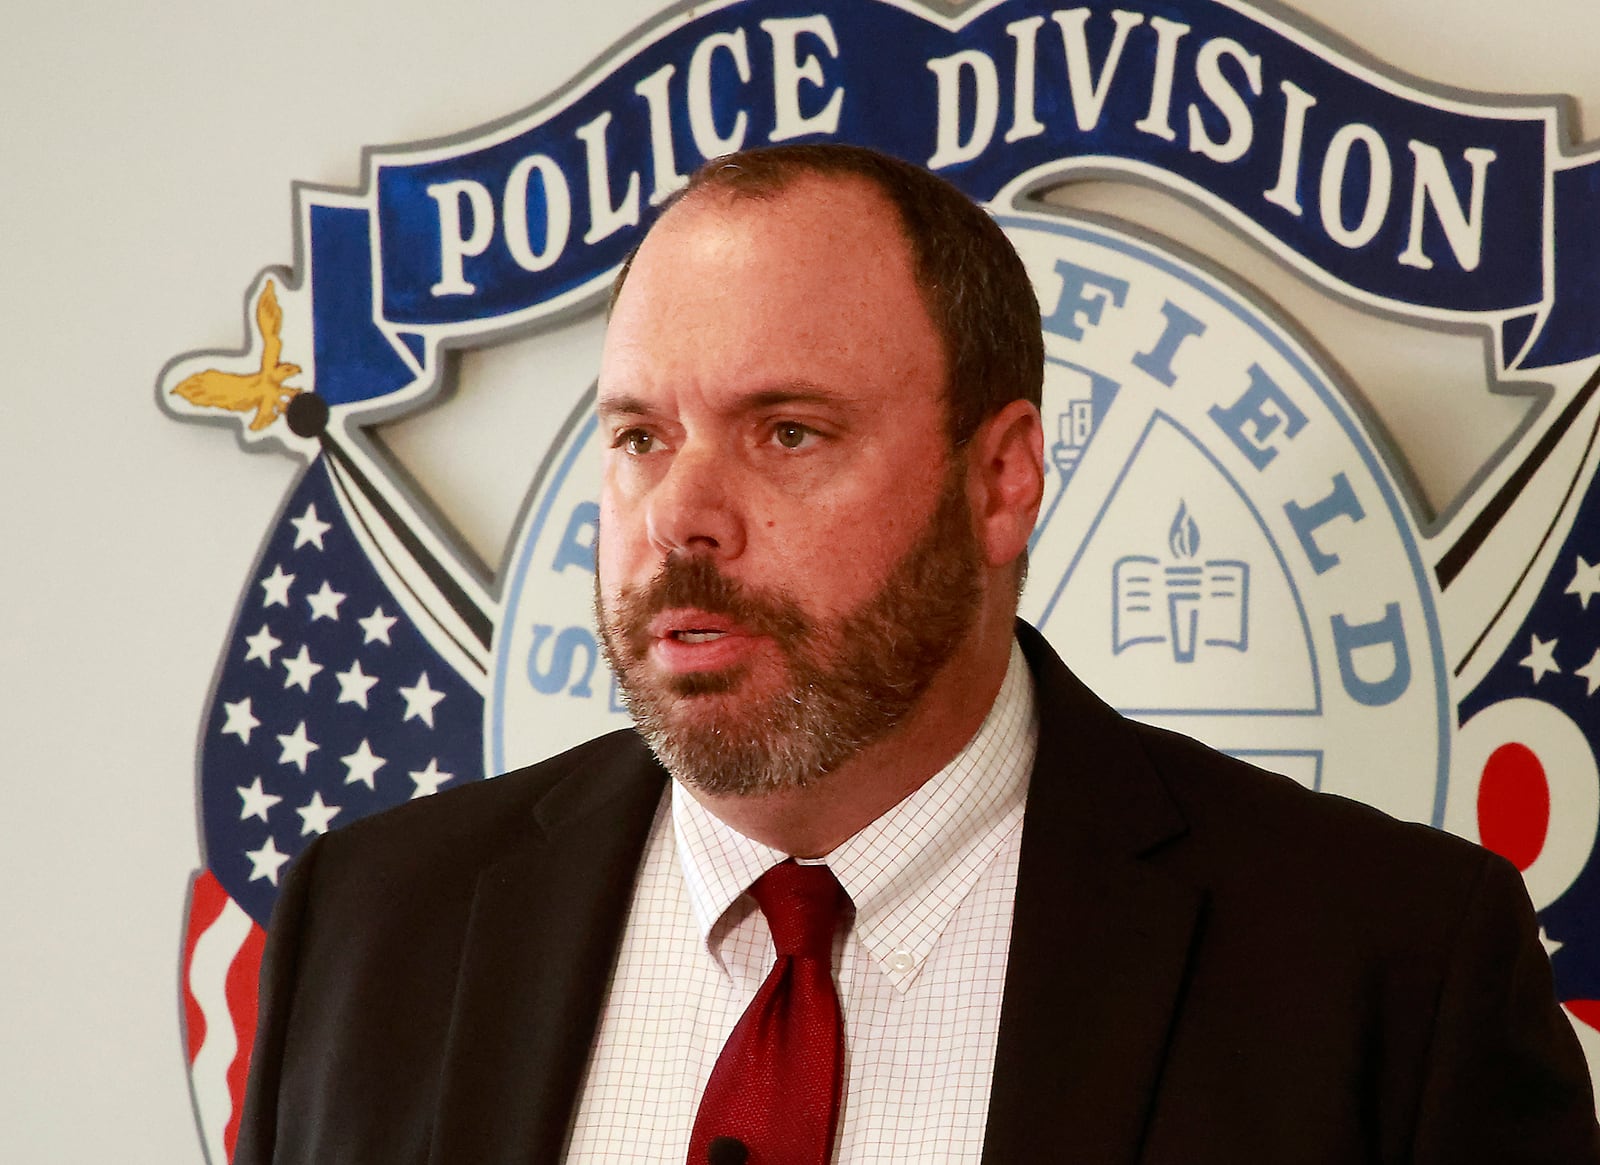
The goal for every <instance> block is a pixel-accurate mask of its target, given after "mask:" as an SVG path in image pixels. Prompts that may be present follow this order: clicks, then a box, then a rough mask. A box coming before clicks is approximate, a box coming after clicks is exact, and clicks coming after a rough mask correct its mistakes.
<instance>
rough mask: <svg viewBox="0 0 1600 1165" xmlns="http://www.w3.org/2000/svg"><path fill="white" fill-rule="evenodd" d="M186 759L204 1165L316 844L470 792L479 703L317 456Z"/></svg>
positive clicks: (193, 1030)
mask: <svg viewBox="0 0 1600 1165" xmlns="http://www.w3.org/2000/svg"><path fill="white" fill-rule="evenodd" d="M205 725H206V727H205V731H204V736H203V739H202V743H201V748H200V816H201V827H202V833H203V836H204V843H205V851H204V852H205V868H204V869H202V870H200V871H199V872H198V873H197V874H196V876H195V878H194V881H193V884H192V887H191V891H190V899H189V912H188V925H187V930H186V935H185V940H184V950H183V972H182V973H183V1022H184V1032H185V1041H186V1049H187V1055H188V1061H189V1077H190V1085H191V1089H192V1092H193V1096H194V1102H195V1108H196V1111H197V1113H198V1116H199V1121H200V1126H201V1135H202V1140H203V1142H204V1145H205V1149H206V1153H207V1156H208V1158H209V1159H210V1161H211V1162H212V1165H222V1162H225V1161H227V1160H230V1159H231V1157H232V1153H233V1148H234V1143H235V1140H236V1138H237V1136H238V1120H239V1110H240V1106H241V1103H242V1101H243V1097H244V1085H245V1077H246V1074H247V1072H248V1068H249V1057H250V1047H251V1043H252V1041H253V1039H254V1035H255V1017H256V980H257V976H258V973H259V970H260V964H261V951H262V945H263V940H264V938H265V931H264V928H265V926H266V925H267V921H268V918H269V917H270V915H271V912H272V904H273V901H274V900H275V898H276V896H277V889H278V886H279V884H280V883H281V881H282V878H283V871H284V867H285V866H286V865H287V864H288V863H289V862H290V861H291V860H292V859H293V858H294V856H295V855H296V854H298V853H299V852H300V851H301V850H302V849H304V848H305V846H306V845H307V844H308V843H309V842H310V841H311V839H312V838H314V837H316V836H317V835H318V834H321V833H325V832H327V831H328V830H329V829H330V828H335V827H337V826H341V825H347V824H349V823H350V822H351V821H356V820H359V819H360V818H362V817H365V816H367V815H368V814H369V813H375V812H377V811H378V810H380V809H386V808H388V807H390V806H393V805H398V804H400V803H402V802H404V801H408V800H412V799H414V798H417V797H424V796H428V795H430V794H432V793H434V792H437V791H438V790H439V789H441V788H449V787H453V786H455V785H459V784H464V783H466V782H468V781H475V780H480V779H481V778H482V777H483V775H484V773H483V760H482V731H483V697H482V696H481V695H480V693H479V692H478V690H477V688H476V687H475V686H474V685H473V684H471V683H469V682H467V681H466V680H464V679H463V678H462V677H461V676H460V675H459V674H458V673H457V672H456V670H455V669H454V668H453V667H452V666H450V664H448V663H447V662H446V661H445V659H444V657H443V656H442V655H441V654H440V653H439V652H438V651H437V650H436V649H435V648H434V647H433V646H432V645H431V644H430V643H429V641H428V639H427V637H426V636H425V635H424V633H423V631H422V630H421V629H420V628H419V627H418V626H417V625H416V624H415V623H414V622H413V621H412V620H411V619H409V618H407V616H406V614H405V607H404V606H403V605H402V604H401V602H400V601H399V600H398V599H397V598H396V596H395V595H394V594H393V593H392V592H391V590H390V589H389V587H388V586H386V585H385V584H384V582H383V581H382V579H381V578H380V577H379V574H378V572H377V570H376V569H375V568H374V566H373V565H372V563H371V561H370V560H369V559H368V557H367V555H366V553H365V552H364V551H363V549H362V548H361V546H360V545H358V542H357V540H356V537H355V533H354V531H353V530H352V528H351V525H350V521H349V519H348V517H347V516H346V510H345V509H344V508H343V507H342V506H341V504H340V502H339V500H338V497H337V496H336V491H335V486H334V477H333V470H332V468H331V467H330V466H329V464H328V462H327V460H326V459H325V458H322V457H319V458H317V459H316V460H315V461H313V462H312V463H311V464H310V466H309V467H308V468H307V469H306V471H305V473H304V474H303V476H302V477H301V479H300V481H299V482H298V484H297V485H296V487H295V489H294V490H293V491H292V493H291V494H290V496H289V499H288V502H287V503H286V505H285V507H284V510H283V512H282V513H281V515H280V517H279V520H278V523H277V525H276V527H275V528H274V529H273V531H272V533H271V535H270V537H269V538H268V539H267V543H266V546H265V548H264V550H263V552H262V554H261V557H260V559H259V560H258V561H257V563H256V567H255V570H254V572H253V574H252V575H251V580H250V582H249V584H248V585H247V587H246V588H245V594H244V597H243V600H242V602H241V603H240V607H239V612H238V614H237V616H236V617H235V620H234V625H233V629H232V632H231V634H230V636H229V639H228V645H227V649H226V654H225V655H224V657H223V659H222V662H221V665H220V667H219V669H218V673H217V680H216V684H215V686H214V688H213V689H212V702H211V707H210V709H209V710H208V712H207V714H206V721H205Z"/></svg>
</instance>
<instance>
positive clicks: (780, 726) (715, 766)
mask: <svg viewBox="0 0 1600 1165" xmlns="http://www.w3.org/2000/svg"><path fill="white" fill-rule="evenodd" d="M960 461H961V459H960V458H957V459H956V462H957V463H956V464H953V465H952V467H951V471H950V473H949V474H948V475H947V477H946V480H945V483H944V486H943V488H942V489H941V492H940V497H939V502H938V505H937V507H936V508H935V510H934V513H933V516H932V517H931V518H930V519H929V520H928V523H927V526H926V527H925V528H924V530H923V531H922V533H921V534H920V535H919V536H918V538H917V540H916V542H915V543H914V544H913V545H912V547H911V548H910V549H909V550H908V551H907V552H906V553H905V555H904V556H903V557H901V558H900V559H899V561H897V562H896V563H895V564H894V565H893V567H891V568H890V570H889V573H888V576H887V577H886V578H885V579H884V581H883V583H882V585H881V586H880V587H879V588H878V590H877V591H876V592H875V593H874V594H873V595H871V596H869V597H868V598H867V599H866V600H865V601H863V602H862V603H861V604H860V605H859V606H857V607H856V608H855V609H854V610H852V611H849V612H846V613H845V614H843V615H840V616H836V617H834V618H832V619H828V620H819V619H813V618H812V617H810V616H808V615H807V614H806V613H805V612H804V610H803V609H802V608H801V607H800V605H799V604H798V603H797V602H795V600H794V599H793V598H792V597H791V596H790V595H789V594H787V593H786V592H784V591H783V590H781V589H770V590H769V589H758V588H755V587H751V586H749V585H748V584H745V583H741V582H737V581H735V580H734V579H731V578H728V577H727V576H726V575H724V574H723V573H722V572H721V571H720V570H719V569H718V567H717V564H716V562H715V560H714V558H713V557H712V556H711V555H707V554H693V555H684V554H681V553H678V552H674V553H672V554H669V555H668V556H667V559H666V561H665V562H664V563H663V564H662V567H661V569H660V570H659V571H658V572H657V573H656V576H655V577H654V578H653V579H651V580H650V582H649V583H648V584H646V585H644V586H642V587H627V588H623V590H622V591H621V593H620V594H619V595H618V596H617V598H616V600H615V601H614V603H612V604H610V605H609V606H608V605H607V604H606V602H605V601H604V600H603V598H602V596H601V594H600V588H599V579H598V575H597V576H596V586H595V614H596V621H597V623H598V625H599V628H600V641H601V646H602V648H603V649H604V651H605V656H606V660H607V662H608V663H609V664H610V665H611V669H612V671H613V672H614V673H615V675H616V677H617V683H618V687H619V688H620V689H621V691H622V695H623V703H624V704H625V705H626V706H627V708H628V711H629V712H630V713H631V714H632V716H633V719H634V723H635V725H636V726H637V727H638V730H639V732H640V734H641V735H642V736H643V737H644V739H645V740H646V741H647V742H648V743H649V745H650V748H651V750H652V751H653V752H654V753H655V754H656V757H657V758H658V759H659V760H660V761H661V763H662V764H663V765H665V766H666V768H667V771H668V772H670V773H672V775H673V776H675V777H677V778H678V779H679V780H680V781H682V782H683V783H684V784H686V785H688V786H690V787H691V788H694V789H697V790H700V791H702V792H705V793H708V794H712V795H729V794H734V795H745V796H748V795H756V794H762V793H771V792H777V791H781V790H794V789H804V788H807V787H808V786H810V785H812V784H814V783H815V782H816V781H818V780H819V779H821V778H822V777H824V776H826V775H827V774H828V773H830V772H832V771H833V770H834V769H837V768H838V767H839V766H840V765H841V764H843V763H844V762H845V761H847V760H849V759H850V758H851V757H852V756H854V755H855V754H856V753H858V752H859V751H860V750H861V749H863V748H865V747H867V746H868V745H870V744H873V743H875V742H876V741H878V740H881V739H882V738H883V737H885V736H886V735H888V734H889V733H890V732H891V731H893V730H894V729H895V728H896V727H897V726H898V725H900V724H901V723H902V722H903V721H904V720H905V719H906V717H907V716H908V715H910V713H911V712H912V711H913V710H914V709H915V708H916V707H917V705H918V704H919V703H920V701H921V700H922V697H923V696H924V695H925V694H926V692H927V690H928V687H929V685H930V684H931V683H932V682H933V680H934V677H935V676H937V675H938V674H939V672H940V671H941V670H942V669H943V668H944V666H945V665H946V664H947V663H949V661H950V659H951V657H952V656H953V655H954V654H955V653H956V651H957V650H958V649H959V648H960V647H961V645H962V644H963V642H964V641H965V640H966V638H967V635H968V633H969V632H970V630H971V628H972V626H973V624H974V622H975V621H976V619H977V612H978V608H979V603H980V599H981V596H982V581H981V580H982V566H981V561H982V560H981V556H980V554H979V550H978V540H977V535H976V533H975V532H974V530H973V527H972V517H971V514H970V512H969V510H968V504H967V497H966V488H965V477H966V475H965V467H964V465H962V464H960ZM821 552H822V553H827V548H825V547H824V548H822V550H821ZM679 607H693V608H697V609H699V610H702V611H705V612H707V613H714V614H721V615H726V616H728V617H730V618H732V619H734V620H736V621H737V622H738V623H739V624H740V625H741V626H742V628H743V629H745V630H747V631H749V632H750V633H751V634H754V635H760V636H765V637H766V638H768V639H769V640H770V641H771V642H772V643H773V644H775V645H776V646H777V647H778V649H779V651H780V653H781V654H782V656H783V666H784V672H785V675H784V677H783V682H782V683H781V684H780V685H779V687H778V689H777V690H775V691H772V692H770V693H766V694H741V693H740V688H741V686H742V685H744V683H745V681H746V680H747V679H748V678H749V671H750V669H749V667H748V665H746V664H742V663H741V664H738V665H735V666H733V667H729V668H724V669H721V670H719V671H712V672H692V673H687V674H682V675H663V674H660V673H659V672H657V671H655V670H654V669H653V668H652V667H651V665H650V662H649V658H648V655H649V650H650V644H651V638H650V634H649V631H648V626H649V623H650V620H651V619H652V618H653V617H654V616H656V615H658V614H660V613H661V612H662V611H666V610H670V609H673V608H679Z"/></svg>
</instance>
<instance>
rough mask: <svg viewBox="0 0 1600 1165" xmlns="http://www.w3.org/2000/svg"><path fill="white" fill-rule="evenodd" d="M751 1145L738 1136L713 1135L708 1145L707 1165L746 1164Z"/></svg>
mask: <svg viewBox="0 0 1600 1165" xmlns="http://www.w3.org/2000/svg"><path fill="white" fill-rule="evenodd" d="M748 1160H750V1147H749V1146H748V1145H746V1144H745V1143H744V1142H743V1141H741V1140H740V1139H739V1138H738V1137H712V1138H711V1143H710V1144H709V1145H707V1146H706V1165H744V1163H745V1162H746V1161H748Z"/></svg>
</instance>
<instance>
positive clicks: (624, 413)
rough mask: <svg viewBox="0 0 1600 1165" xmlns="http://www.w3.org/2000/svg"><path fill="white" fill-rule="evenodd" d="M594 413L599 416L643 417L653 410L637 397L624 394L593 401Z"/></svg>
mask: <svg viewBox="0 0 1600 1165" xmlns="http://www.w3.org/2000/svg"><path fill="white" fill-rule="evenodd" d="M594 411H595V412H596V413H599V414H600V415H601V416H612V417H643V416H648V415H649V414H650V413H651V412H652V411H653V410H652V409H651V408H650V406H649V405H647V404H645V402H644V401H643V400H641V399H640V398H639V397H636V396H631V395H629V394H628V393H625V392H624V393H617V394H615V395H613V396H603V397H601V398H600V399H599V400H597V401H595V405H594Z"/></svg>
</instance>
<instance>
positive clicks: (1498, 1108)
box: [1412, 852, 1600, 1165]
mask: <svg viewBox="0 0 1600 1165" xmlns="http://www.w3.org/2000/svg"><path fill="white" fill-rule="evenodd" d="M1413 1149H1414V1151H1413V1154H1412V1160H1413V1161H1414V1162H1415V1163H1416V1165H1447V1163H1455V1162H1464V1161H1493V1162H1496V1163H1497V1165H1512V1163H1526V1165H1534V1163H1538V1165H1591V1163H1600V1129H1597V1127H1596V1124H1595V1109H1594V1094H1593V1090H1592V1085H1591V1084H1590V1079H1589V1069H1588V1066H1587V1065H1586V1063H1585V1061H1584V1056H1583V1051H1582V1049H1581V1048H1580V1047H1579V1045H1578V1040H1577V1036H1576V1035H1575V1034H1574V1032H1573V1030H1572V1027H1571V1024H1570V1023H1569V1022H1568V1020H1567V1017H1566V1015H1565V1014H1564V1013H1563V1012H1562V1010H1561V1008H1560V1006H1559V1004H1558V1003H1557V1001H1556V994H1555V986H1554V982H1553V980H1552V977H1551V972H1550V960H1549V958H1548V956H1547V955H1546V954H1545V951H1544V947H1543V944H1542V943H1541V942H1540V941H1539V926H1538V921H1537V919H1536V917H1535V915H1534V911H1533V905H1532V903H1531V902H1529V900H1528V895H1527V891H1526V889H1525V888H1524V886H1523V883H1522V878H1521V876H1520V875H1519V874H1518V873H1517V872H1516V870H1515V869H1514V868H1513V867H1512V866H1511V865H1510V864H1509V863H1507V862H1505V861H1503V860H1502V859H1500V858H1498V857H1496V856H1495V855H1493V854H1489V853H1487V852H1486V853H1485V854H1484V861H1483V862H1482V864H1481V867H1480V870H1479V876H1478V879H1477V882H1476V885H1475V886H1474V888H1473V891H1472V893H1471V895H1470V896H1469V898H1468V901H1467V905H1466V908H1465V910H1464V911H1463V914H1462V917H1461V921H1460V924H1459V926H1458V929H1457V936H1456V941H1455V945H1454V949H1453V950H1452V951H1451V952H1450V954H1449V961H1448V964H1447V967H1446V971H1445V978H1444V982H1443V986H1442V989H1441V991H1440V995H1439V1005H1438V1011H1437V1014H1436V1016H1435V1019H1434V1027H1433V1035H1432V1040H1431V1043H1430V1046H1429V1051H1428V1058H1427V1061H1426V1063H1425V1065H1424V1068H1423V1079H1422V1081H1421V1095H1420V1103H1419V1108H1418V1113H1417V1124H1416V1136H1415V1140H1414V1145H1413Z"/></svg>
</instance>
